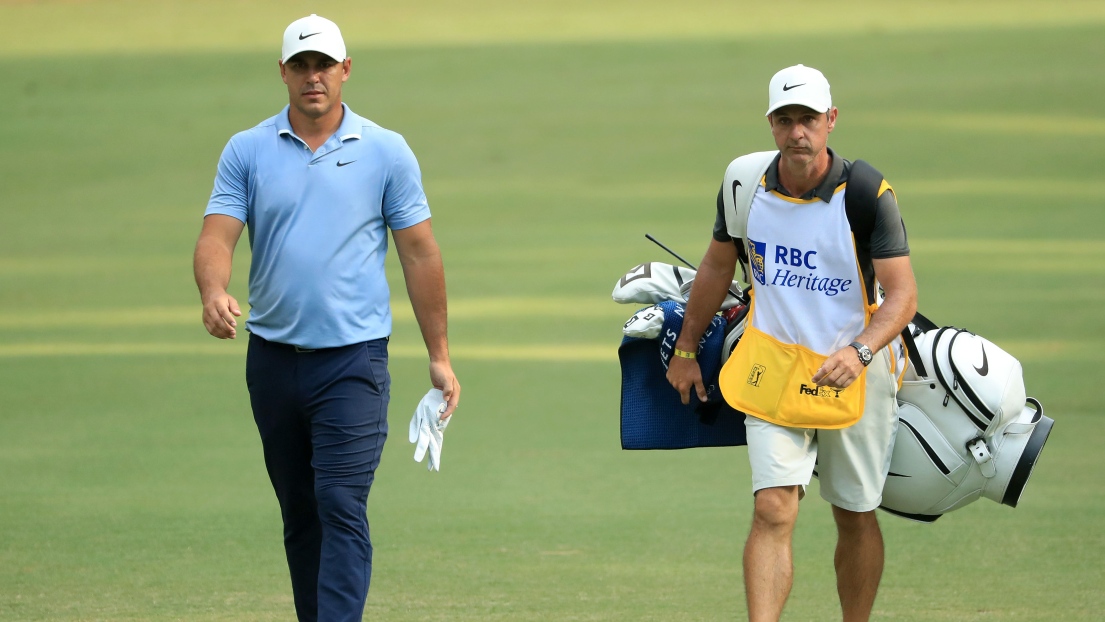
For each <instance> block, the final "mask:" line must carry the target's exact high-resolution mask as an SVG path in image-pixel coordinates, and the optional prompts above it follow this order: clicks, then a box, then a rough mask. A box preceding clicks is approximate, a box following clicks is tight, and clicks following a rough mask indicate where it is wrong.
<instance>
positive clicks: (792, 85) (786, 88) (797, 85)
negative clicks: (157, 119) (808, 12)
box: [300, 37, 806, 91]
mask: <svg viewBox="0 0 1105 622" xmlns="http://www.w3.org/2000/svg"><path fill="white" fill-rule="evenodd" d="M300 38H302V37H300ZM800 86H806V83H805V82H803V83H802V84H791V85H789V86H788V85H787V84H786V83H785V82H784V83H783V90H784V91H789V90H791V89H796V88H798V87H800Z"/></svg>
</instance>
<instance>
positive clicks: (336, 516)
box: [303, 339, 390, 622]
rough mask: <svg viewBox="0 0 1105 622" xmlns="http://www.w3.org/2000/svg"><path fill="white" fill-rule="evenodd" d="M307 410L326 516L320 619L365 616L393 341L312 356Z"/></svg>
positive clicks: (342, 621) (337, 621)
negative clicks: (372, 497) (372, 499)
mask: <svg viewBox="0 0 1105 622" xmlns="http://www.w3.org/2000/svg"><path fill="white" fill-rule="evenodd" d="M307 356H310V357H312V360H313V362H314V365H313V366H312V368H311V370H310V372H309V373H308V374H305V375H304V376H303V381H304V384H305V386H308V387H313V392H312V393H311V395H310V396H309V399H308V403H307V410H308V412H309V413H310V415H311V434H312V444H313V447H314V460H313V465H314V469H315V498H316V499H317V500H318V515H319V520H320V521H321V522H322V553H321V560H320V564H319V571H318V619H319V620H320V621H323V620H324V621H326V622H354V621H358V620H361V618H362V615H363V613H364V606H365V600H366V599H367V597H368V586H369V581H370V579H371V576H372V544H371V541H370V540H369V530H368V517H367V514H366V509H367V508H366V506H367V501H368V492H369V488H370V487H371V486H372V481H373V479H374V478H375V473H376V467H377V466H378V465H379V463H380V455H381V453H382V451H383V448H384V440H385V438H386V437H387V404H388V392H389V388H390V379H389V376H388V371H387V340H385V339H378V340H375V341H370V342H367V343H364V344H356V345H353V346H348V347H345V348H337V349H335V350H326V351H319V352H316V353H311V354H308V355H307Z"/></svg>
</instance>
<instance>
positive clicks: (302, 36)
mask: <svg viewBox="0 0 1105 622" xmlns="http://www.w3.org/2000/svg"><path fill="white" fill-rule="evenodd" d="M317 34H321V33H320V32H312V33H311V34H309V35H305V34H303V33H302V32H301V33H299V40H300V41H302V40H304V39H306V38H307V37H313V36H315V35H317ZM783 90H784V91H785V90H786V89H783Z"/></svg>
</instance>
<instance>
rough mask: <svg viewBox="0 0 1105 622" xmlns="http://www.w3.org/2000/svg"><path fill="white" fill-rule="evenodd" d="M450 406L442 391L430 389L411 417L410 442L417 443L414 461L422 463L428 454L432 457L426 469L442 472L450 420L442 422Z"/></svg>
mask: <svg viewBox="0 0 1105 622" xmlns="http://www.w3.org/2000/svg"><path fill="white" fill-rule="evenodd" d="M448 407H449V404H448V403H447V402H446V401H445V396H444V395H442V394H441V390H440V389H430V391H429V392H428V393H426V396H425V397H423V398H422V401H421V402H419V403H418V406H417V407H415V409H414V416H413V417H411V429H410V441H411V442H412V443H416V445H415V447H414V461H415V462H422V458H423V457H425V456H426V454H427V453H429V455H430V459H429V461H428V462H427V463H426V468H427V469H429V470H431V471H440V470H441V445H442V444H443V443H444V442H445V436H444V434H443V433H444V432H445V427H446V426H447V425H449V419H452V417H449V419H446V420H444V421H442V420H441V413H443V412H445V409H446V408H448Z"/></svg>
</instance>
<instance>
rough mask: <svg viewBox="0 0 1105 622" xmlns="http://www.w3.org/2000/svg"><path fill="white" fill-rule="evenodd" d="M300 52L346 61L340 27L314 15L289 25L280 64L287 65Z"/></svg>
mask: <svg viewBox="0 0 1105 622" xmlns="http://www.w3.org/2000/svg"><path fill="white" fill-rule="evenodd" d="M300 52H322V53H323V54H325V55H327V56H329V57H330V58H333V59H334V60H336V61H338V62H341V61H343V60H345V40H344V39H342V38H341V30H338V25H337V24H335V23H334V22H332V21H330V20H328V19H326V18H325V17H319V16H318V15H315V14H314V13H311V14H310V15H308V16H307V17H304V18H301V19H297V20H295V21H294V22H292V23H291V24H289V25H288V28H287V30H285V31H284V46H283V48H281V50H280V62H282V63H286V62H288V59H289V58H291V57H293V56H295V55H296V54H299V53H300Z"/></svg>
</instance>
